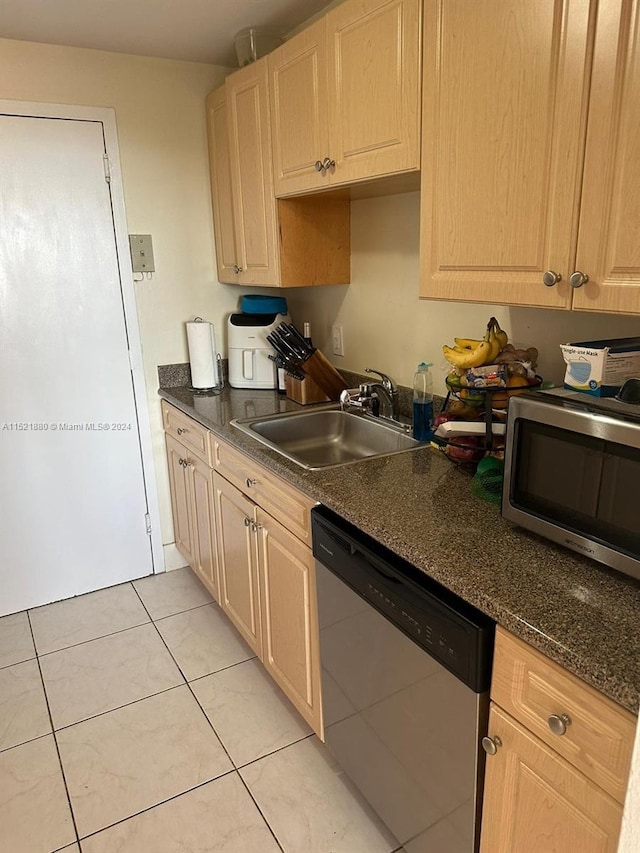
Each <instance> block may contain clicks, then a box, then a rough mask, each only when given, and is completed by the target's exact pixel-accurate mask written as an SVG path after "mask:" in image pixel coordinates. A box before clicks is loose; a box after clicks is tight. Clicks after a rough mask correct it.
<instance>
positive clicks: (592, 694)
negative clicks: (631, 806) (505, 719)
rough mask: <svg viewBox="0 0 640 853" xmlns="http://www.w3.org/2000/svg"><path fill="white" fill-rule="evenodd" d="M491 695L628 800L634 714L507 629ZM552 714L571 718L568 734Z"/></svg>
mask: <svg viewBox="0 0 640 853" xmlns="http://www.w3.org/2000/svg"><path fill="white" fill-rule="evenodd" d="M491 698H492V699H493V701H494V702H496V703H497V704H498V705H500V706H501V707H502V708H504V710H506V711H508V712H509V713H510V714H511V715H512V716H513V717H515V718H516V719H517V720H518V721H519V722H521V723H522V724H523V725H524V726H525V727H526V728H527V729H529V730H530V731H532V732H533V733H534V734H536V735H538V737H539V738H540V739H541V740H543V741H544V742H545V743H547V744H548V745H549V746H551V747H552V748H553V749H555V750H556V752H558V753H559V754H560V755H562V756H564V758H566V759H567V761H570V762H571V764H573V765H574V767H577V768H578V769H579V770H581V771H582V772H583V773H584V774H585V776H587V777H588V778H589V779H591V780H592V781H593V782H595V783H596V784H597V785H599V786H600V787H601V788H603V789H604V790H605V791H607V792H608V793H609V794H611V796H612V797H614V798H615V799H616V800H617V801H618V802H620V803H622V802H624V795H625V791H626V789H627V781H628V776H629V766H630V763H631V753H632V749H633V739H634V734H635V726H636V719H635V717H634V716H633V715H632V714H630V713H629V712H628V711H626V710H625V709H624V708H621V707H620V706H618V705H616V704H615V702H612V701H611V700H610V699H607V698H606V697H605V696H603V695H602V694H600V693H598V691H597V690H594V688H592V687H590V686H589V685H587V684H585V683H584V682H582V681H580V679H579V678H576V676H574V675H572V674H571V673H568V672H567V671H566V670H564V669H563V668H562V667H561V666H559V665H558V664H556V663H554V662H553V661H551V660H549V659H548V658H546V657H545V656H544V655H542V654H540V652H537V651H536V650H535V649H532V648H531V647H530V646H528V645H527V644H526V643H524V642H523V641H522V640H518V639H517V638H516V637H513V636H512V635H511V634H509V633H508V632H507V631H505V630H504V629H502V628H498V631H497V633H496V648H495V657H494V664H493V681H492V685H491ZM552 715H556V716H557V717H560V718H561V717H562V715H567V717H568V718H569V720H570V722H569V723H567V724H566V725H565V728H566V731H565V733H564V734H554V732H553V731H552V729H551V723H553V722H554V720H551V723H550V718H551V717H552ZM555 722H557V721H555Z"/></svg>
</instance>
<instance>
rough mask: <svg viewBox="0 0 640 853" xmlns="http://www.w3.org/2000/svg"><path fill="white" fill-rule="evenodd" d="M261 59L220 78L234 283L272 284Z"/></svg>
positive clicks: (272, 225)
mask: <svg viewBox="0 0 640 853" xmlns="http://www.w3.org/2000/svg"><path fill="white" fill-rule="evenodd" d="M268 83H269V74H268V67H267V59H266V57H265V58H264V59H260V60H258V62H253V63H251V64H250V65H247V66H246V67H245V68H242V69H240V71H236V72H235V73H234V74H232V75H231V76H230V77H228V78H227V80H226V81H225V87H226V94H227V107H228V111H227V117H228V120H229V144H230V146H231V147H230V160H231V186H232V189H233V205H234V207H233V212H234V221H235V231H236V253H237V258H238V261H237V263H238V266H239V267H241V272H240V273H239V275H238V282H239V283H240V284H262V285H271V286H273V285H275V284H277V283H278V281H279V269H278V260H277V255H276V246H277V241H276V202H275V197H274V193H273V175H272V164H271V129H270V119H269V91H268Z"/></svg>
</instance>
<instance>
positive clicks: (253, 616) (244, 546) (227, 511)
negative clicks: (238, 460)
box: [213, 473, 262, 657]
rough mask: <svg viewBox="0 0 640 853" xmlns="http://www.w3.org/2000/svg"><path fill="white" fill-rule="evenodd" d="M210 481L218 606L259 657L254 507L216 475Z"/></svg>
mask: <svg viewBox="0 0 640 853" xmlns="http://www.w3.org/2000/svg"><path fill="white" fill-rule="evenodd" d="M213 482H214V491H215V514H216V527H217V534H218V568H219V573H220V606H221V607H222V609H223V610H224V611H225V613H226V614H227V616H228V617H229V619H231V621H232V622H233V624H234V625H235V626H236V628H237V629H238V631H240V633H241V634H242V636H243V637H244V639H245V640H246V642H247V643H248V644H249V645H250V646H251V648H252V649H253V650H254V652H255V653H256V654H257V655H258V657H262V630H261V623H260V594H259V590H258V566H257V560H256V535H255V525H256V517H255V511H256V505H255V504H254V503H253V501H250V500H249V499H248V498H246V497H245V496H244V495H243V494H242V492H240V491H239V490H238V489H236V487H235V486H232V485H231V483H227V481H226V480H225V479H224V477H221V476H220V475H219V474H217V473H215V474H214V475H213Z"/></svg>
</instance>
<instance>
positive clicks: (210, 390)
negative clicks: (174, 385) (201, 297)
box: [187, 317, 224, 397]
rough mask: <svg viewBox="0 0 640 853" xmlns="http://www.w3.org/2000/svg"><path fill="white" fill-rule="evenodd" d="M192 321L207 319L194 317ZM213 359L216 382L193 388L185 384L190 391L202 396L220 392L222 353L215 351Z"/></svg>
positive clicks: (222, 385) (222, 386)
mask: <svg viewBox="0 0 640 853" xmlns="http://www.w3.org/2000/svg"><path fill="white" fill-rule="evenodd" d="M192 322H194V323H205V322H207V321H206V320H205V319H204V318H203V317H194V318H193V321H192ZM214 339H215V338H214ZM215 359H216V373H217V380H218V381H217V383H216V384H215V385H212V386H211V387H210V388H194V387H193V385H189V386H187V387H188V388H189V391H192V392H193V393H194V394H196V395H198V396H202V397H206V396H216V395H217V394H220V393H222V391H223V389H224V370H223V367H222V355H221V354H220V353H219V352H216V353H215Z"/></svg>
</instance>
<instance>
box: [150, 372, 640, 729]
mask: <svg viewBox="0 0 640 853" xmlns="http://www.w3.org/2000/svg"><path fill="white" fill-rule="evenodd" d="M159 393H160V394H161V396H163V397H164V398H165V399H166V400H167V401H168V402H170V403H173V405H175V406H177V407H178V408H179V409H182V411H184V412H185V413H186V414H188V415H190V416H191V417H193V418H195V419H196V420H197V421H199V422H200V423H201V424H203V425H204V426H206V427H208V428H209V429H210V430H211V431H212V432H214V433H217V434H218V435H219V436H221V437H222V438H224V439H226V440H227V441H229V442H230V443H232V444H234V445H235V446H237V447H238V448H240V449H241V450H243V451H245V452H246V453H247V454H248V455H249V456H252V457H253V458H254V459H256V460H257V461H258V462H261V463H262V464H263V465H265V466H267V467H268V468H270V469H272V470H273V471H274V472H275V473H277V474H280V475H281V476H282V477H283V478H284V479H286V480H287V481H288V482H290V483H291V484H292V485H294V486H296V487H297V488H299V489H300V490H302V491H303V492H305V493H306V494H308V495H309V496H310V497H312V498H314V499H315V500H317V501H319V502H320V503H322V504H325V505H326V506H328V507H329V508H331V509H333V510H335V511H336V512H337V513H339V514H340V515H342V516H343V517H344V518H346V519H348V520H349V521H351V522H352V523H353V524H355V525H357V526H358V527H359V528H360V529H361V530H363V531H365V532H366V533H368V534H369V535H370V536H372V537H373V538H374V539H376V540H378V541H379V542H381V543H383V544H384V545H386V546H387V547H388V548H390V549H391V550H393V551H395V552H396V553H398V554H400V555H401V556H402V557H404V558H405V559H407V560H409V561H410V562H411V563H413V564H414V565H415V566H417V567H418V568H419V569H421V570H422V571H424V572H426V573H427V574H428V575H430V576H431V577H433V578H435V579H436V580H437V581H439V582H440V583H442V584H443V585H444V586H446V587H447V588H449V589H450V590H452V591H453V592H455V593H457V594H458V595H459V596H461V597H462V598H464V599H465V600H466V601H468V602H470V603H471V604H473V605H475V606H476V607H478V608H479V609H480V610H481V611H483V612H484V613H486V614H487V615H489V616H491V617H492V618H493V619H495V620H496V622H498V624H500V625H503V626H504V627H505V628H506V629H508V630H509V631H511V632H512V633H514V634H515V635H516V636H518V637H521V638H522V639H523V640H525V641H526V642H527V643H530V644H531V645H532V646H534V647H535V648H537V649H539V650H540V651H541V652H543V653H544V654H545V655H547V656H548V657H550V658H552V659H553V660H555V661H557V662H558V663H560V664H561V665H562V666H563V667H565V668H566V669H567V670H569V671H570V672H573V673H575V675H577V676H579V677H580V678H582V679H583V680H584V681H586V682H587V683H589V684H591V685H593V687H595V688H596V689H597V690H599V691H601V692H602V693H604V694H605V695H607V696H609V697H610V698H612V699H613V700H614V701H616V702H618V703H619V704H620V705H622V706H624V707H625V708H627V709H628V710H630V711H632V712H633V713H634V714H637V713H638V704H639V698H640V583H638V582H636V581H634V580H633V579H631V578H627V577H626V576H625V575H621V574H619V573H617V572H614V571H613V570H610V569H607V568H606V567H604V566H600V564H598V563H595V562H594V561H592V560H589V559H587V558H584V557H581V556H579V555H577V554H573V552H571V551H568V550H565V549H564V548H560V547H558V546H555V545H553V544H552V543H550V542H547V541H546V540H543V539H541V538H539V537H537V536H534V535H533V534H529V533H526V532H525V531H523V530H521V529H520V528H517V527H515V526H514V525H512V524H510V523H509V522H507V521H505V520H504V519H503V518H502V517H501V516H500V511H499V508H498V507H496V506H495V505H492V504H489V503H486V502H484V501H481V500H479V499H478V498H475V497H474V496H473V495H472V494H471V491H470V479H471V478H470V476H469V474H468V473H466V472H464V471H462V470H460V469H459V468H458V467H456V466H455V465H453V464H452V463H451V462H449V460H448V459H446V458H445V457H444V455H443V454H442V453H439V452H438V451H437V450H435V449H433V448H430V447H425V448H421V449H419V450H413V451H410V452H407V453H403V454H399V455H396V456H388V457H383V458H379V459H369V460H363V461H361V462H357V463H353V464H350V465H345V466H343V467H341V468H333V469H327V470H324V471H307V470H305V469H304V468H301V467H299V466H298V465H296V464H294V463H293V462H290V461H289V460H287V459H285V458H284V457H282V456H280V455H279V454H277V453H275V452H273V451H271V450H269V449H268V448H266V447H264V446H263V445H261V444H259V443H258V442H256V441H254V440H253V439H251V438H250V437H248V436H245V435H244V434H243V433H241V432H240V431H239V430H237V429H235V428H234V427H232V426H230V425H229V422H230V421H231V420H232V419H233V418H243V417H254V416H260V415H265V414H271V413H273V412H278V411H293V410H297V411H300V410H301V409H302V407H301V406H298V405H297V404H296V403H292V402H291V401H289V400H287V399H285V398H282V397H280V396H278V395H277V394H276V393H275V392H272V391H255V390H253V389H252V390H248V391H243V390H236V389H231V388H225V390H224V391H223V392H222V394H220V395H217V396H202V395H199V394H194V392H193V391H190V390H188V389H187V388H184V387H174V388H162V389H161V390H160V392H159Z"/></svg>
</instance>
